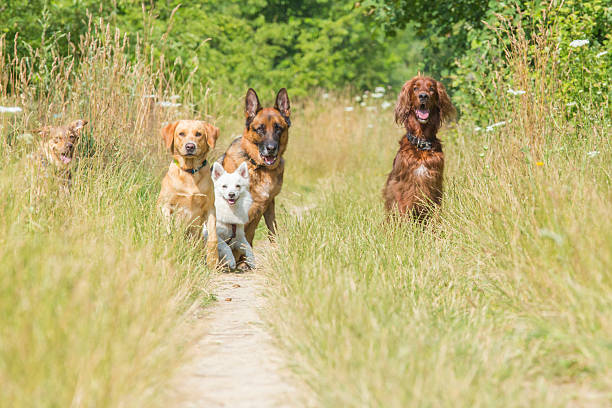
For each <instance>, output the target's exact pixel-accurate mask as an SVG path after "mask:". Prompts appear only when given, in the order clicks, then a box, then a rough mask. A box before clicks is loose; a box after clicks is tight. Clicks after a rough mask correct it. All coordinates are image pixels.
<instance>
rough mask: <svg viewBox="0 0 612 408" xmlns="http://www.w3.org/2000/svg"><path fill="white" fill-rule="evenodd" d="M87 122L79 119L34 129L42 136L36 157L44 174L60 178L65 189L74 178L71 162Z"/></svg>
mask: <svg viewBox="0 0 612 408" xmlns="http://www.w3.org/2000/svg"><path fill="white" fill-rule="evenodd" d="M86 124H87V121H86V120H83V119H78V120H75V121H74V122H72V123H70V124H69V125H67V126H44V127H42V128H40V129H36V130H35V131H34V133H38V134H39V135H40V136H41V137H42V143H41V145H40V147H39V149H38V152H37V153H35V156H34V159H35V160H36V162H37V163H38V165H39V166H40V167H41V170H42V172H43V174H45V176H47V177H49V176H55V177H57V178H59V179H60V181H61V183H62V187H63V188H64V189H68V188H70V184H71V179H72V172H71V171H70V164H71V163H72V159H73V157H74V148H75V146H76V144H77V142H78V140H79V137H80V133H81V129H82V128H83V126H85V125H86Z"/></svg>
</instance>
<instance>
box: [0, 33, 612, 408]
mask: <svg viewBox="0 0 612 408" xmlns="http://www.w3.org/2000/svg"><path fill="white" fill-rule="evenodd" d="M509 36H510V37H512V38H513V42H512V44H511V45H510V46H509V48H508V50H507V51H508V52H507V54H506V60H505V62H506V66H507V67H508V72H509V77H507V76H501V75H500V76H498V77H497V80H496V81H495V82H494V84H493V86H494V87H495V89H496V90H497V93H496V95H497V98H495V99H494V100H493V102H491V105H489V106H487V107H486V108H487V110H488V111H489V112H490V115H489V117H488V118H487V119H486V120H485V119H481V118H480V117H478V118H474V117H470V115H469V110H467V109H464V110H463V112H462V113H463V117H462V119H461V120H460V121H459V122H458V123H453V124H451V125H450V126H448V127H446V128H445V129H443V131H442V133H441V138H442V140H443V142H444V148H445V154H446V170H445V174H446V178H445V196H444V202H443V205H442V208H441V209H440V210H439V211H438V212H437V214H436V217H435V219H434V220H433V221H432V222H431V223H430V224H428V225H427V226H426V227H424V228H422V227H420V226H417V225H414V224H412V223H409V222H408V223H406V222H404V223H385V222H384V219H385V218H384V212H383V208H382V200H381V189H382V186H383V183H384V180H385V177H386V174H387V173H388V171H389V169H390V165H391V162H392V160H393V157H394V155H395V152H396V150H397V141H398V140H399V138H400V137H401V135H402V130H401V129H399V128H397V127H396V126H395V125H394V124H393V116H392V107H389V106H388V105H389V102H393V100H394V99H395V95H397V92H398V91H399V89H395V88H393V89H386V90H385V96H384V97H381V98H377V97H373V95H372V93H368V94H365V95H364V94H363V93H361V92H359V93H357V92H356V91H355V90H354V89H348V90H346V91H337V92H325V91H322V90H321V91H312V92H310V94H309V95H308V96H303V97H300V98H292V122H293V127H292V128H291V131H290V142H289V148H288V151H287V154H286V159H287V165H286V175H285V185H284V188H283V192H282V194H281V196H280V199H279V203H278V204H277V205H278V208H277V214H278V217H279V233H278V238H277V243H276V245H273V246H268V245H262V242H261V241H260V242H259V244H260V245H257V243H256V249H258V255H259V257H260V260H261V262H260V263H261V264H262V266H261V269H262V270H263V271H264V272H265V273H266V276H268V277H269V279H270V281H271V286H270V289H269V291H268V293H267V295H268V299H269V302H270V308H269V313H267V315H266V319H267V320H268V322H269V326H270V329H271V330H272V332H273V333H274V335H275V339H276V341H277V343H278V345H279V346H280V347H281V348H282V350H283V351H284V352H285V354H286V356H287V359H288V363H289V365H290V366H291V368H292V369H293V371H294V372H295V373H296V374H297V375H298V377H299V378H300V379H301V380H303V381H304V383H305V384H306V385H307V387H308V389H309V391H310V392H311V394H312V395H314V396H315V397H314V398H315V400H316V404H317V405H318V406H330V407H336V406H354V407H362V406H381V407H405V406H431V407H437V406H453V407H455V406H470V407H479V406H482V407H484V406H486V407H489V406H504V407H508V406H510V407H512V406H551V407H552V406H555V407H556V406H558V407H562V406H580V407H582V406H585V407H590V406H606V405H609V404H610V403H612V393H611V391H610V390H612V381H611V379H612V370H611V368H610V367H612V345H611V343H610V339H611V338H612V323H611V320H610V318H609V316H610V314H611V312H612V276H611V272H610V271H612V220H611V218H610V214H611V212H612V190H611V185H610V183H611V171H610V159H611V155H612V146H611V145H610V137H609V136H610V133H611V128H612V123H611V119H610V105H609V99H608V98H609V96H608V95H603V96H601V95H599V96H598V97H597V98H599V99H597V100H598V102H597V103H594V102H592V100H594V98H591V95H589V94H588V92H587V93H584V94H583V95H582V97H581V99H579V100H577V101H576V103H575V104H573V105H571V104H570V105H569V106H568V104H567V103H566V101H565V100H562V99H560V98H557V97H556V95H558V92H559V90H562V89H563V86H564V83H565V82H564V81H565V80H566V76H565V75H566V73H565V72H564V71H563V70H562V69H559V66H558V65H557V64H556V63H555V62H554V61H553V59H552V58H551V53H553V52H554V47H553V48H547V47H540V48H541V50H542V51H541V53H537V54H536V55H535V56H534V57H533V59H532V58H531V57H529V58H527V54H528V53H529V52H531V50H533V43H534V42H537V41H540V43H538V44H543V43H546V41H549V40H550V37H548V36H547V35H546V33H543V34H542V36H541V37H536V38H535V39H534V40H528V39H526V38H525V37H524V36H522V35H521V33H520V32H518V33H514V32H512V33H509ZM73 46H74V47H75V50H78V55H79V61H78V64H73V61H72V60H71V59H68V58H64V57H62V56H61V55H56V54H54V53H53V51H45V50H44V49H41V50H39V51H38V52H37V53H35V54H34V55H32V56H30V57H28V58H20V57H17V56H11V55H12V54H11V51H12V49H13V48H12V47H13V45H12V44H10V43H6V42H5V41H0V64H2V65H0V85H1V86H0V90H1V92H2V93H0V105H1V106H19V107H21V108H22V110H21V111H19V112H16V113H14V114H9V113H1V114H0V271H1V273H0V293H1V296H0V384H2V398H1V399H0V406H6V407H19V406H41V407H44V406H113V407H114V406H127V407H131V406H169V405H172V403H173V402H174V401H176V395H174V394H173V392H172V383H173V381H174V378H175V376H176V374H177V373H178V372H179V371H180V370H181V367H182V365H183V363H184V362H185V361H187V360H188V358H189V353H190V350H191V346H192V345H193V344H194V342H195V341H196V340H197V338H198V337H199V336H201V335H202V334H203V333H201V332H198V331H197V330H194V327H193V324H192V322H193V318H192V316H193V314H194V313H195V312H196V311H197V310H199V309H200V308H202V307H206V305H207V304H209V303H210V302H211V301H214V298H213V297H212V296H211V295H210V286H209V279H210V277H211V273H215V272H211V271H208V270H207V269H206V266H205V262H204V259H203V256H202V254H203V250H202V246H201V244H200V243H197V242H193V241H189V240H188V239H187V238H185V236H184V235H183V234H182V232H181V231H172V232H171V233H170V234H168V233H166V230H165V227H164V225H163V222H162V220H161V219H160V217H159V216H158V214H157V212H156V211H155V201H156V199H157V194H158V192H159V186H160V181H161V178H162V176H163V174H164V172H165V169H166V168H167V166H168V164H169V163H170V157H169V155H168V154H167V152H165V150H164V148H163V146H162V144H161V140H160V136H159V128H160V127H161V123H163V122H164V121H167V120H171V119H174V118H178V117H200V118H202V119H206V120H208V121H210V122H212V123H214V124H215V125H216V126H218V127H219V128H220V129H221V138H220V140H219V142H218V147H217V149H216V151H215V152H214V154H213V156H215V155H219V154H221V153H222V151H223V150H224V149H225V147H226V146H227V145H228V144H229V141H230V140H231V139H232V138H233V137H235V136H237V135H239V134H240V133H241V131H242V127H243V124H244V122H243V112H242V108H243V107H242V103H243V99H242V98H243V95H242V93H240V94H238V93H235V94H231V93H224V94H215V91H214V90H210V91H209V92H208V91H207V90H206V89H204V92H202V90H201V89H197V90H194V88H195V87H200V85H199V84H193V83H187V84H184V83H179V82H177V81H176V80H175V78H174V77H173V76H172V75H170V74H168V73H167V72H168V70H167V69H166V67H165V66H164V65H163V61H162V62H159V61H158V60H155V59H153V58H152V56H151V55H149V54H147V53H146V52H145V50H146V48H144V47H143V48H142V49H139V48H138V47H136V50H137V51H136V57H135V58H128V56H127V52H126V47H128V45H127V41H126V40H125V37H123V36H122V35H121V34H120V33H119V32H118V31H115V30H113V29H111V28H109V26H107V25H106V24H105V23H104V22H100V23H92V24H91V25H90V28H89V31H88V33H86V34H85V35H84V36H83V37H82V38H80V39H79V40H78V41H76V40H75V42H74V43H73ZM49 62H50V63H49ZM44 67H49V68H44ZM561 68H562V67H561ZM43 69H47V71H45V72H41V70H43ZM510 85H512V87H513V89H514V90H517V89H518V90H521V91H524V93H518V94H512V93H508V92H507V90H508V86H510ZM257 91H258V93H259V95H260V98H261V99H262V102H263V103H264V104H270V103H271V101H272V98H273V95H274V92H275V91H277V89H262V90H260V89H257ZM152 95H155V97H151V96H152ZM194 95H205V96H204V99H198V98H199V97H198V98H196V97H195V96H194ZM289 95H290V97H291V89H289ZM356 95H358V96H359V100H356V98H355V96H356ZM602 98H603V102H600V101H601V100H602ZM490 99H491V98H489V100H490ZM477 108H478V109H482V106H480V107H477ZM78 117H83V118H85V119H87V120H89V122H90V123H89V124H88V125H87V126H86V128H85V131H84V135H83V138H82V140H81V142H80V144H79V146H78V158H79V159H78V161H77V163H76V168H75V171H74V186H73V188H72V190H71V191H70V193H69V194H68V195H65V194H63V193H62V192H61V191H59V189H58V186H57V185H56V184H55V183H54V182H53V181H52V180H51V181H49V182H43V181H41V180H40V177H39V175H38V174H37V173H36V172H35V171H33V170H32V168H31V167H30V166H29V165H28V158H27V154H28V153H30V152H32V151H33V150H34V149H35V148H36V145H37V143H38V139H37V138H38V136H37V135H36V134H35V133H34V132H32V130H33V129H35V128H37V127H39V126H40V125H42V124H46V123H63V122H64V121H69V120H71V119H74V118H78ZM39 183H43V185H42V190H43V194H39V193H37V190H36V186H37V185H39ZM264 236H265V235H264V234H260V235H259V237H260V239H265V238H264ZM258 247H259V248H258Z"/></svg>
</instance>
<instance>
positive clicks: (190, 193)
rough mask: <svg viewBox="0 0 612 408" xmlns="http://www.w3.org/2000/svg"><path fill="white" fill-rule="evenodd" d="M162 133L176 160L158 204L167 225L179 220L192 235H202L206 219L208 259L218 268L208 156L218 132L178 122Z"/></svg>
mask: <svg viewBox="0 0 612 408" xmlns="http://www.w3.org/2000/svg"><path fill="white" fill-rule="evenodd" d="M161 133H162V138H163V140H164V142H165V144H166V147H167V148H168V149H170V151H171V152H172V156H173V157H174V161H173V163H172V164H170V167H169V168H168V172H167V173H166V176H165V177H164V179H163V181H162V187H161V191H160V193H159V198H158V200H157V205H158V206H159V208H160V209H161V212H162V214H163V215H164V217H165V218H166V220H167V221H168V223H170V221H171V219H172V218H173V217H176V218H178V219H179V220H180V221H182V222H184V223H185V224H186V225H187V226H188V231H189V233H190V234H191V235H192V236H196V237H199V236H201V231H202V224H203V223H204V221H205V220H206V226H207V228H208V231H209V233H208V240H207V243H206V257H207V258H206V260H207V263H208V266H209V267H210V268H215V267H216V265H217V263H218V260H219V255H218V252H217V228H216V224H217V219H216V216H215V193H214V187H213V182H212V179H211V177H210V166H207V160H206V156H207V155H208V152H209V150H211V149H213V148H214V147H215V143H216V141H217V138H218V137H219V129H217V128H216V127H214V126H212V125H210V124H208V123H206V122H203V121H200V120H179V121H177V122H174V123H169V124H168V125H166V126H164V128H163V129H162V131H161Z"/></svg>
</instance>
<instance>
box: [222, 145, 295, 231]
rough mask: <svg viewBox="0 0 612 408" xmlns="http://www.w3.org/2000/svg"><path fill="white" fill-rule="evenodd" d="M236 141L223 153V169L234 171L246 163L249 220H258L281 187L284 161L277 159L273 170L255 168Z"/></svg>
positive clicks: (280, 158)
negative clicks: (248, 181)
mask: <svg viewBox="0 0 612 408" xmlns="http://www.w3.org/2000/svg"><path fill="white" fill-rule="evenodd" d="M239 140H240V139H236V141H234V143H232V145H231V146H230V148H229V149H228V151H227V152H226V153H225V157H224V159H223V163H222V164H223V167H224V168H225V169H226V170H227V171H228V172H233V171H236V169H237V168H238V166H240V165H241V164H242V162H244V161H246V162H247V164H248V166H249V180H250V189H249V191H250V192H251V198H252V199H253V204H252V205H251V209H250V212H249V219H250V220H259V218H260V217H261V215H262V214H263V213H264V211H266V209H267V208H268V206H269V205H270V203H271V202H272V200H274V197H276V196H277V195H278V194H279V193H280V191H281V188H282V187H283V174H284V171H285V161H284V159H283V158H282V157H279V162H278V165H277V166H275V167H274V168H267V167H257V166H255V165H253V164H252V163H250V162H249V161H247V159H246V156H245V153H244V150H243V149H242V148H241V147H240V143H237V141H239Z"/></svg>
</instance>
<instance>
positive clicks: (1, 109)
mask: <svg viewBox="0 0 612 408" xmlns="http://www.w3.org/2000/svg"><path fill="white" fill-rule="evenodd" d="M21 111H23V109H21V108H20V107H19V106H0V113H18V112H21Z"/></svg>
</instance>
